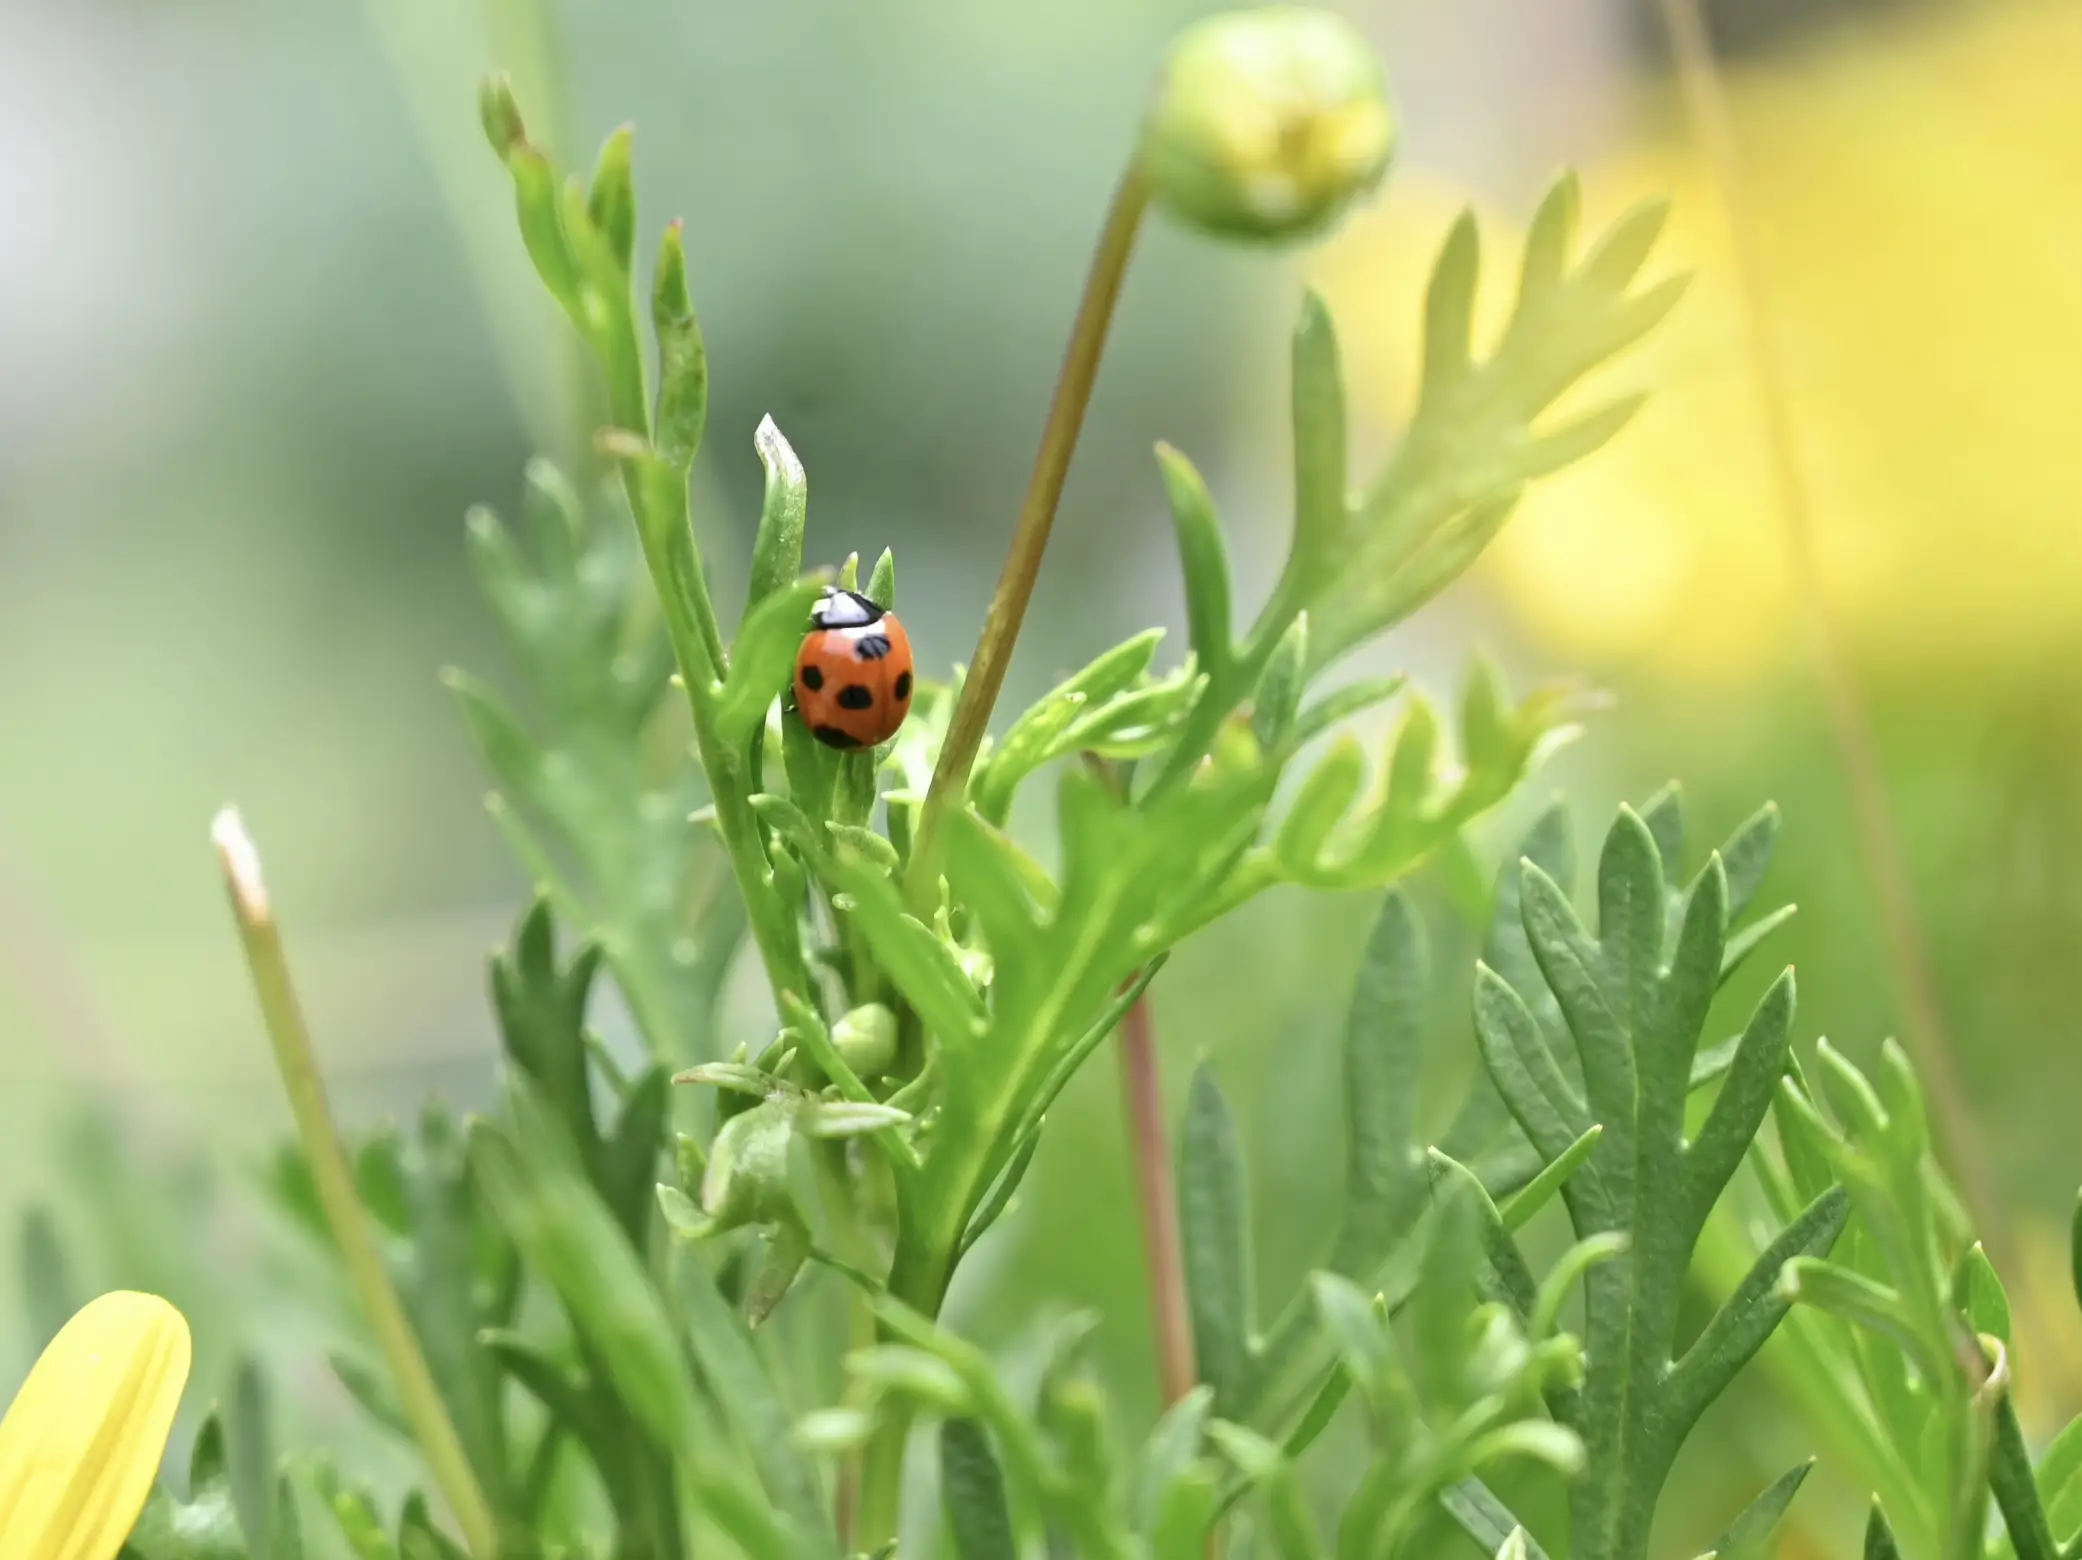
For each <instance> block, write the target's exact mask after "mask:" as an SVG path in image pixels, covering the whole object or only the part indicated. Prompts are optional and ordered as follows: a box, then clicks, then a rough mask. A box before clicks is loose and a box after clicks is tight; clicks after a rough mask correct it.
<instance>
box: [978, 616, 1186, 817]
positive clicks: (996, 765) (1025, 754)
mask: <svg viewBox="0 0 2082 1560" xmlns="http://www.w3.org/2000/svg"><path fill="white" fill-rule="evenodd" d="M1163 637H1164V633H1163V630H1162V629H1155V628H1153V629H1150V630H1148V631H1146V632H1144V633H1141V634H1137V635H1136V636H1135V637H1134V638H1133V639H1130V640H1127V641H1125V642H1123V643H1121V644H1118V645H1116V646H1114V647H1113V649H1111V650H1109V651H1107V652H1106V653H1105V654H1104V655H1102V656H1100V657H1099V658H1098V659H1097V660H1095V661H1093V662H1092V663H1091V664H1090V665H1089V666H1087V667H1085V668H1084V669H1083V670H1082V671H1080V672H1078V673H1077V674H1076V675H1075V676H1072V677H1069V678H1066V679H1065V680H1064V681H1063V682H1061V683H1058V684H1057V685H1056V686H1055V687H1054V688H1052V689H1051V690H1049V692H1048V693H1046V694H1045V695H1043V696H1042V698H1041V699H1040V700H1039V701H1038V702H1037V703H1035V704H1034V705H1033V707H1032V708H1030V709H1028V710H1027V711H1026V712H1025V713H1024V714H1022V715H1021V716H1020V717H1019V719H1018V720H1016V721H1014V722H1013V723H1012V727H1011V729H1010V730H1008V731H1007V732H1006V733H1005V739H1004V741H1003V742H1001V743H999V744H998V746H997V748H996V749H995V751H993V752H992V754H991V755H990V756H989V757H988V758H987V759H986V760H985V761H984V762H983V763H982V764H981V765H980V766H979V767H978V769H977V773H976V776H975V778H974V780H973V781H972V782H971V785H970V793H971V796H972V797H973V800H974V805H975V808H976V811H977V812H978V813H980V814H981V815H982V816H983V817H984V818H985V819H986V820H987V821H989V822H991V823H1002V822H1003V821H1004V819H1005V816H1006V813H1007V812H1008V811H1009V809H1010V807H1011V804H1012V796H1013V792H1014V791H1015V790H1016V789H1017V788H1018V786H1019V783H1020V782H1021V781H1022V780H1024V779H1025V778H1026V777H1027V776H1028V775H1030V774H1032V773H1033V772H1034V771H1035V770H1037V769H1039V768H1041V767H1042V766H1043V765H1044V764H1048V763H1051V762H1053V761H1054V760H1056V759H1058V758H1062V757H1064V756H1066V755H1067V754H1069V753H1072V752H1075V751H1076V750H1077V749H1078V748H1079V747H1080V746H1082V745H1083V744H1082V743H1081V742H1080V740H1079V738H1078V737H1077V736H1076V735H1075V734H1074V732H1075V729H1076V728H1077V726H1078V725H1079V724H1080V723H1081V722H1082V721H1083V720H1085V718H1086V717H1087V716H1088V715H1089V714H1090V713H1091V712H1093V711H1095V710H1097V709H1100V708H1101V707H1103V706H1104V705H1106V704H1107V703H1108V702H1109V701H1111V700H1112V699H1114V698H1115V696H1116V695H1120V694H1123V693H1126V692H1127V691H1128V690H1129V689H1130V688H1132V687H1133V686H1134V685H1135V683H1136V681H1137V679H1139V678H1140V677H1141V676H1142V675H1143V674H1144V673H1145V672H1146V671H1147V670H1148V669H1149V664H1150V661H1151V659H1152V658H1153V657H1154V656H1155V655H1156V653H1157V643H1158V641H1159V640H1161V639H1162V638H1163Z"/></svg>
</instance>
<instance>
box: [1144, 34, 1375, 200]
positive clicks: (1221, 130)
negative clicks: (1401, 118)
mask: <svg viewBox="0 0 2082 1560" xmlns="http://www.w3.org/2000/svg"><path fill="white" fill-rule="evenodd" d="M1395 141H1396V123H1395V113H1394V110H1393V109H1392V108H1390V107H1389V103H1388V85H1387V81H1386V79H1385V78H1384V77H1383V75H1382V72H1381V66H1380V62H1379V61H1378V60H1377V59H1376V58H1375V57H1374V53H1373V50H1372V49H1370V48H1369V47H1368V46H1367V43H1366V40H1365V39H1364V38H1362V37H1361V36H1360V35H1359V32H1358V30H1357V29H1355V28H1354V27H1353V26H1352V24H1351V23H1349V22H1347V21H1345V20H1344V19H1343V18H1342V17H1339V16H1333V15H1331V14H1330V13H1328V12H1326V11H1310V10H1302V9H1298V8H1290V7H1285V6H1279V7H1268V8H1267V9H1265V10H1261V11H1231V12H1228V13H1226V14H1224V15H1219V16H1211V17H1208V18H1207V19H1206V20H1205V21H1201V22H1196V23H1195V24H1194V25H1192V26H1191V27H1188V28H1187V29H1186V30H1185V31H1184V32H1183V33H1181V34H1179V37H1178V41H1177V42H1176V43H1174V44H1173V45H1172V48H1171V53H1170V56H1169V58H1168V59H1167V60H1166V61H1165V65H1164V74H1163V76H1162V78H1161V79H1160V80H1159V82H1158V84H1157V92H1156V98H1155V100H1154V101H1153V102H1152V103H1151V105H1150V109H1149V114H1148V116H1147V117H1146V118H1145V119H1144V121H1143V127H1142V167H1143V171H1144V174H1145V176H1146V177H1147V178H1148V180H1149V185H1150V191H1151V194H1152V195H1153V196H1154V197H1155V199H1156V201H1157V203H1158V204H1159V205H1161V206H1163V207H1164V208H1165V209H1166V210H1167V211H1169V212H1171V214H1172V215H1173V216H1175V217H1177V218H1178V219H1179V220H1181V221H1182V222H1185V223H1186V224H1188V225H1189V226H1192V227H1197V228H1201V229H1204V230H1206V231H1207V232H1210V233H1218V234H1222V235H1224V236H1227V237H1233V238H1267V239H1284V238H1296V237H1301V236H1304V235H1306V234H1309V233H1313V232H1317V231H1319V230H1321V229H1322V228H1324V227H1327V226H1328V225H1329V224H1330V223H1331V222H1333V221H1335V220H1336V219H1337V217H1338V216H1339V215H1340V214H1341V213H1342V212H1343V211H1344V210H1345V208H1346V207H1347V206H1349V205H1350V204H1351V203H1352V202H1353V201H1354V200H1356V199H1357V198H1358V197H1359V196H1361V195H1364V194H1366V193H1367V192H1368V191H1369V190H1371V189H1372V188H1373V187H1374V186H1375V185H1376V184H1378V183H1380V181H1381V176H1382V175H1383V174H1384V173H1386V172H1387V171H1388V162H1389V159H1390V158H1391V157H1392V156H1393V155H1394V152H1395Z"/></svg>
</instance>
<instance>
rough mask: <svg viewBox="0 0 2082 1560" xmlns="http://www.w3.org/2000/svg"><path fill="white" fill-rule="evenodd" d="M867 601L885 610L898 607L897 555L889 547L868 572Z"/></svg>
mask: <svg viewBox="0 0 2082 1560" xmlns="http://www.w3.org/2000/svg"><path fill="white" fill-rule="evenodd" d="M867 599H868V600H870V601H872V602H874V603H876V605H878V606H880V607H883V608H885V609H887V608H891V607H894V606H895V605H896V554H894V553H892V552H891V551H890V550H889V549H888V548H887V547H885V548H883V549H882V555H881V556H880V557H879V558H877V559H876V560H875V566H874V568H872V569H870V570H869V571H868V582H867Z"/></svg>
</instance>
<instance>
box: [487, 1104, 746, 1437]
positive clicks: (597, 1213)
mask: <svg viewBox="0 0 2082 1560" xmlns="http://www.w3.org/2000/svg"><path fill="white" fill-rule="evenodd" d="M507 1105H508V1110H509V1111H510V1113H511V1116H512V1120H513V1125H512V1126H511V1127H505V1126H500V1125H497V1124H494V1123H492V1122H490V1121H482V1120H480V1121H473V1122H472V1123H471V1126H470V1134H469V1150H470V1168H471V1173H472V1175H473V1177H474V1179H475V1181H476V1183H477V1185H478V1187H479V1189H480V1190H481V1191H482V1192H483V1194H484V1197H485V1199H486V1201H487V1203H488V1204H489V1205H490V1207H491V1209H492V1212H493V1214H494V1216H495V1217H496V1218H497V1219H498V1221H499V1223H500V1225H501V1227H502V1228H504V1229H505V1231H506V1233H507V1234H508V1236H509V1237H511V1239H512V1240H513V1242H514V1243H515V1244H516V1245H517V1246H519V1247H520V1249H521V1251H522V1252H523V1254H524V1255H525V1256H526V1257H527V1259H528V1263H529V1266H530V1267H531V1268H532V1269H533V1270H534V1271H536V1272H537V1273H539V1274H541V1275H542V1276H543V1278H545V1279H546V1280H547V1281H548V1282H549V1284H550V1286H551V1287H552V1288H553V1289H554V1290H555V1291H556V1293H557V1295H558V1297H559V1298H560V1299H561V1300H562V1301H563V1303H564V1307H565V1309H566V1311H567V1312H569V1313H570V1316H571V1320H572V1323H573V1325H574V1326H575V1327H577V1328H578V1330H579V1331H580V1332H581V1333H582V1334H583V1335H584V1336H585V1337H586V1338H587V1339H588V1340H589V1341H590V1342H591V1344H592V1345H593V1347H595V1348H596V1349H598V1350H599V1352H600V1356H601V1359H602V1361H603V1363H604V1364H605V1365H606V1367H607V1369H608V1371H609V1373H610V1374H611V1376H612V1378H613V1380H614V1383H615V1387H616V1390H617V1391H618V1392H619V1393H620V1394H621V1396H622V1397H623V1399H624V1400H625V1401H626V1402H627V1403H628V1405H629V1407H630V1409H631V1411H632V1412H633V1413H634V1414H635V1415H636V1417H637V1418H638V1420H639V1421H640V1422H641V1423H642V1424H643V1425H644V1426H645V1428H646V1429H647V1430H649V1432H650V1433H651V1435H652V1436H653V1437H655V1438H656V1439H657V1440H658V1441H659V1442H660V1443H662V1444H664V1445H667V1446H672V1445H677V1444H680V1443H682V1442H683V1441H685V1440H686V1439H687V1438H688V1437H691V1436H698V1435H701V1434H702V1433H703V1431H702V1429H701V1426H702V1424H703V1420H704V1418H705V1416H704V1415H703V1414H702V1413H701V1411H700V1409H699V1406H698V1404H697V1403H696V1400H695V1396H694V1391H693V1386H692V1383H691V1382H690V1381H689V1380H688V1378H687V1373H686V1369H685V1367H684V1366H683V1364H682V1363H681V1359H680V1352H679V1346H678V1344H677V1343H676V1342H675V1341H674V1338H673V1332H672V1327H671V1324H670V1322H669V1321H668V1320H667V1318H666V1315H665V1310H664V1307H663V1306H662V1304H661V1303H660V1302H659V1299H658V1292H657V1290H656V1289H655V1288H654V1287H653V1286H652V1284H651V1281H650V1276H649V1274H648V1273H646V1272H645V1271H644V1266H643V1262H642V1260H641V1258H640V1257H638V1255H637V1253H636V1252H635V1251H634V1250H633V1249H632V1248H631V1247H630V1245H629V1243H628V1239H627V1237H626V1236H625V1235H624V1234H623V1232H622V1230H621V1228H620V1226H619V1225H618V1224H617V1223H616V1222H615V1220H614V1217H613V1215H611V1214H610V1213H609V1212H608V1211H607V1208H606V1206H605V1205H604V1204H602V1203H601V1202H600V1200H599V1198H598V1196H597V1195H596V1194H595V1193H594V1192H593V1190H592V1188H591V1187H590V1186H588V1185H587V1184H586V1181H585V1178H584V1175H583V1173H582V1172H581V1171H580V1169H579V1167H578V1163H577V1158H576V1154H575V1152H574V1150H573V1149H572V1147H571V1144H570V1139H569V1137H568V1136H567V1135H566V1134H565V1132H564V1129H563V1128H562V1127H561V1126H560V1125H559V1124H558V1123H557V1121H556V1120H555V1118H554V1117H553V1116H552V1114H551V1113H550V1112H549V1111H548V1109H547V1108H546V1107H545V1106H544V1105H543V1103H542V1102H541V1100H540V1098H539V1096H538V1094H537V1093H536V1091H535V1089H534V1087H533V1085H531V1084H529V1083H528V1082H527V1081H526V1080H525V1079H522V1078H519V1077H514V1078H510V1079H508V1081H507Z"/></svg>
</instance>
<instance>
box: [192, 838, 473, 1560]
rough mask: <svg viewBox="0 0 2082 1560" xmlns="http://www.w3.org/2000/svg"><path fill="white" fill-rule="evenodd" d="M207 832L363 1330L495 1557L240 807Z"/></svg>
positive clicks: (445, 1482) (461, 1520)
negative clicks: (359, 1178)
mask: <svg viewBox="0 0 2082 1560" xmlns="http://www.w3.org/2000/svg"><path fill="white" fill-rule="evenodd" d="M210 833H211V838H212V839H213V840H214V841H215V843H216V846H217V859H218V862H219V864H220V865H221V867H222V869H223V873H224V883H225V887H226V889H227V890H228V891H229V892H230V896H231V911H232V915H233V917H234V918H235V919H236V920H237V921H238V926H239V937H240V940H241V941H242V942H243V943H244V944H245V948H246V965H247V968H248V969H249V971H250V972H251V974H252V977H253V989H254V992H255V994H256V995H257V996H258V997H259V999H260V1013H261V1018H262V1019H263V1021H264V1022H265V1024H266V1027H267V1033H268V1041H269V1043H270V1044H271V1045H272V1046H273V1048H274V1053H275V1067H276V1070H277V1071H279V1072H280V1073H281V1075H282V1089H283V1092H284V1093H285V1094H287V1095H288V1096H289V1109H290V1114H291V1115H292V1116H294V1117H295V1119H296V1130H297V1135H298V1136H299V1137H300V1138H301V1139H302V1140H303V1145H304V1153H305V1155H306V1157H307V1158H308V1159H309V1160H310V1163H311V1179H312V1182H313V1184H314V1185H315V1186H316V1188H317V1191H318V1201H319V1204H320V1205H321V1206H322V1207H323V1208H324V1210H325V1217H326V1222H327V1223H328V1224H330V1225H331V1226H332V1232H333V1239H334V1240H336V1241H337V1242H338V1243H339V1246H340V1256H341V1260H342V1261H343V1262H345V1264H346V1267H347V1276H348V1278H349V1279H350V1280H351V1281H352V1283H353V1285H354V1291H355V1297H356V1299H357V1300H358V1301H359V1302H360V1303H361V1309H362V1314H363V1315H364V1316H365V1317H366V1318H367V1320H368V1323H369V1330H370V1331H371V1332H372V1333H374V1334H375V1335H376V1344H377V1347H378V1348H380V1349H381V1350H382V1352H383V1358H384V1363H385V1364H386V1365H388V1366H389V1368H390V1376H391V1384H392V1385H393V1386H394V1387H395V1388H396V1389H397V1394H398V1406H399V1407H400V1409H401V1410H402V1411H403V1413H404V1416H405V1422H406V1424H408V1425H409V1426H411V1429H412V1434H413V1437H414V1439H416V1440H417V1441H418V1442H419V1449H420V1451H421V1453H422V1454H423V1455H424V1456H425V1458H426V1460H427V1467H428V1470H429V1471H430V1472H431V1473H432V1474H433V1477H434V1483H435V1485H436V1486H437V1487H438V1488H439V1489H440V1491H441V1494H442V1495H443V1497H444V1498H445V1499H446V1500H447V1502H448V1505H449V1508H450V1509H451V1510H452V1511H453V1512H454V1513H455V1519H456V1524H457V1525H458V1526H459V1527H460V1528H461V1529H462V1530H463V1539H464V1542H465V1543H466V1544H467V1545H468V1546H469V1550H470V1553H471V1554H472V1555H474V1556H476V1557H478V1560H496V1557H497V1555H498V1553H499V1530H498V1523H497V1520H496V1519H495V1518H494V1517H493V1515H492V1509H491V1506H490V1504H489V1503H488V1502H487V1501H486V1500H485V1497H484V1491H483V1490H482V1489H481V1488H480V1487H479V1486H478V1483H477V1476H476V1474H475V1473H474V1472H472V1470H471V1467H470V1459H469V1456H468V1455H467V1454H466V1453H465V1452H464V1450H463V1443H462V1438H461V1437H460V1436H458V1435H457V1434H456V1428H455V1424H454V1422H453V1421H452V1420H451V1419H450V1418H449V1417H448V1409H447V1407H446V1405H445V1404H443V1403H442V1401H441V1394H440V1391H439V1390H438V1389H437V1388H436V1387H435V1385H434V1378H433V1373H432V1372H431V1371H429V1370H428V1368H427V1362H426V1356H425V1355H424V1354H423V1353H422V1352H421V1351H420V1347H419V1339H418V1337H417V1336H416V1335H415V1334H414V1333H413V1331H412V1324H411V1322H410V1321H409V1320H408V1319H407V1318H406V1315H405V1307H404V1305H403V1303H402V1302H401V1301H400V1300H399V1299H398V1292H397V1289H396V1287H395V1286H394V1285H392V1283H391V1281H390V1274H389V1273H388V1272H387V1271H386V1270H385V1268H384V1266H383V1258H382V1255H381V1254H380V1253H379V1252H378V1251H377V1249H376V1241H375V1237H374V1236H373V1235H372V1234H371V1233H370V1230H369V1221H368V1214H367V1211H366V1210H365V1209H364V1208H363V1207H362V1203H361V1197H360V1194H359V1193H358V1192H357V1191H356V1190H355V1185H354V1176H353V1172H352V1171H351V1170H349V1168H348V1165H347V1153H346V1150H345V1148H343V1147H342V1146H341V1142H340V1133H339V1128H338V1127H337V1126H336V1125H335V1123H334V1121H333V1117H332V1107H331V1106H330V1105H329V1104H328V1103H327V1101H326V1097H325V1081H324V1079H323V1078H322V1077H321V1076H320V1074H319V1071H318V1058H317V1056H316V1055H315V1054H314V1052H313V1051H312V1048H311V1032H310V1029H309V1027H308V1026H307V1025H306V1024H305V1022H304V1015H303V1009H302V1007H301V1005H300V1004H299V1003H298V1002H297V997H296V986H295V984H294V982H292V981H291V979H290V975H289V960H288V958H287V956H286V955H285V954H284V952H283V949H282V934H281V931H280V929H279V928H278V927H277V926H276V924H275V917H274V911H273V909H272V907H271V906H270V905H269V903H268V897H267V888H266V885H265V884H264V883H263V881H262V879H261V874H260V856H259V853H258V852H257V851H256V850H255V849H254V848H253V841H252V838H251V837H250V836H249V835H248V834H247V833H246V828H245V825H244V823H242V822H241V821H240V819H239V815H238V813H237V812H236V811H234V810H232V809H230V808H226V809H225V810H224V811H223V812H221V813H219V814H218V815H217V819H216V822H215V824H214V825H213V826H212V827H211V831H210Z"/></svg>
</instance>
